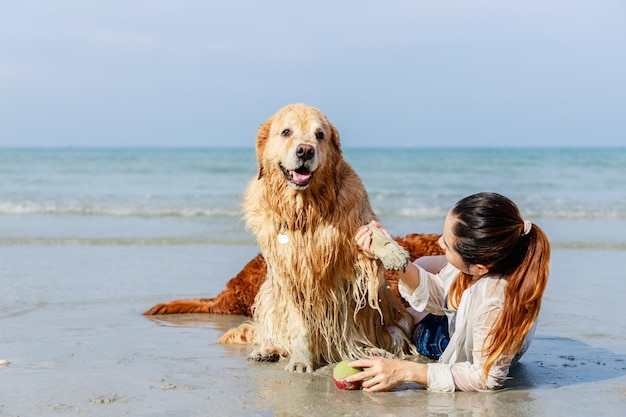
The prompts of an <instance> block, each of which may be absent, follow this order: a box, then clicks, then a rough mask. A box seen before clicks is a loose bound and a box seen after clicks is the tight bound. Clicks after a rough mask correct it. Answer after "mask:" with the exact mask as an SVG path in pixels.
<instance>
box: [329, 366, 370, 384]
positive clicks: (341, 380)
mask: <svg viewBox="0 0 626 417" xmlns="http://www.w3.org/2000/svg"><path fill="white" fill-rule="evenodd" d="M349 363H350V362H349V361H341V362H339V363H338V364H337V365H335V369H334V370H333V382H334V383H335V385H336V386H337V388H339V389H346V390H356V389H360V388H361V381H357V382H348V381H346V380H345V379H346V378H347V377H349V376H351V375H356V374H358V373H359V372H361V371H363V368H353V367H351V366H350V365H349Z"/></svg>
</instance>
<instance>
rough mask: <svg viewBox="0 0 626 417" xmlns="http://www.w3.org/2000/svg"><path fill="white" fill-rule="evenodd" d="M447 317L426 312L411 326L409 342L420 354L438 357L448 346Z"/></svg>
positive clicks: (432, 357) (431, 357)
mask: <svg viewBox="0 0 626 417" xmlns="http://www.w3.org/2000/svg"><path fill="white" fill-rule="evenodd" d="M449 341H450V335H449V334H448V317H446V316H445V315H444V316H435V315H434V314H428V315H427V316H426V317H424V318H423V319H422V320H421V321H420V322H419V323H417V324H416V325H415V326H414V327H413V333H412V334H411V342H412V343H413V344H414V345H415V348H416V349H417V352H418V353H419V354H420V355H423V356H426V357H428V358H430V359H439V357H440V356H441V354H442V353H443V351H444V350H445V349H446V346H448V342H449Z"/></svg>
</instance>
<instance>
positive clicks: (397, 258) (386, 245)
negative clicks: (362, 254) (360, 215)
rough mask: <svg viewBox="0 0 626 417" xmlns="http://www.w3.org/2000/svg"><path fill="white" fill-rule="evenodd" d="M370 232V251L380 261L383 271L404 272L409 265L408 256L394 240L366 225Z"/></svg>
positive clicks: (377, 229)
mask: <svg viewBox="0 0 626 417" xmlns="http://www.w3.org/2000/svg"><path fill="white" fill-rule="evenodd" d="M367 227H369V228H370V230H371V231H372V242H371V243H370V250H371V251H372V253H373V254H374V255H376V258H378V259H380V260H381V262H382V263H383V266H384V267H385V269H395V270H397V271H400V270H404V269H405V268H406V266H407V264H408V263H409V260H410V254H409V252H407V251H406V250H405V249H404V248H403V247H402V246H400V245H399V244H398V242H396V241H395V240H393V239H391V238H389V237H387V236H385V235H384V234H383V232H381V230H380V229H379V228H378V227H375V226H372V225H368V226H367Z"/></svg>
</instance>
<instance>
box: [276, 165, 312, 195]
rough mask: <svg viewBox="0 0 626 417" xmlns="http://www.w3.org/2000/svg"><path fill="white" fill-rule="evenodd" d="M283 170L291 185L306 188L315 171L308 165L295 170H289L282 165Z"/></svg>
mask: <svg viewBox="0 0 626 417" xmlns="http://www.w3.org/2000/svg"><path fill="white" fill-rule="evenodd" d="M280 169H281V171H283V175H284V176H285V178H286V179H287V181H289V182H290V183H291V185H292V186H293V187H295V188H297V189H303V188H306V187H307V186H308V185H309V182H310V181H311V178H313V173H312V172H311V171H309V169H308V168H307V167H304V166H302V167H300V168H298V169H295V170H288V169H287V168H285V167H284V166H282V165H281V166H280Z"/></svg>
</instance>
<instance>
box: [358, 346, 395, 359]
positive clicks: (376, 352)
mask: <svg viewBox="0 0 626 417" xmlns="http://www.w3.org/2000/svg"><path fill="white" fill-rule="evenodd" d="M365 353H366V354H367V356H369V357H370V358H373V357H374V356H379V357H381V358H388V359H392V358H394V357H395V355H394V354H393V353H391V352H388V351H386V350H385V349H380V348H366V349H365Z"/></svg>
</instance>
